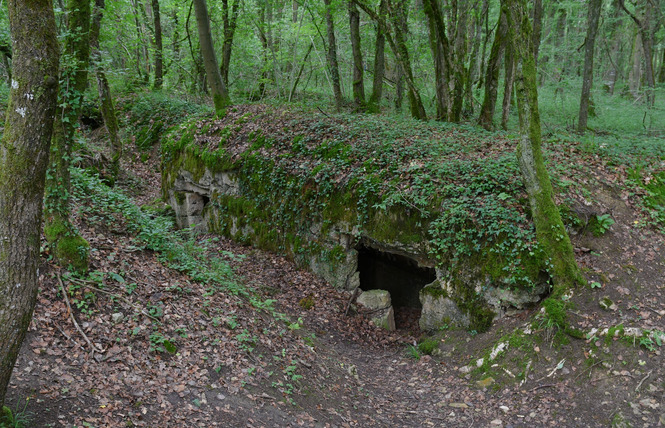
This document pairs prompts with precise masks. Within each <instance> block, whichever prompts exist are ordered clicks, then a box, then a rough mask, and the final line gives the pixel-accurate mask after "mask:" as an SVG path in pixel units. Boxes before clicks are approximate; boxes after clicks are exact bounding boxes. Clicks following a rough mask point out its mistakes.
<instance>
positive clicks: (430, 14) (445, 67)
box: [423, 0, 452, 120]
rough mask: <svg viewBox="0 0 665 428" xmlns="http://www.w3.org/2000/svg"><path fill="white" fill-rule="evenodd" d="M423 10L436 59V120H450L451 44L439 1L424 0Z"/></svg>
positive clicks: (433, 54)
mask: <svg viewBox="0 0 665 428" xmlns="http://www.w3.org/2000/svg"><path fill="white" fill-rule="evenodd" d="M423 9H424V11H425V15H426V16H427V22H428V25H429V42H430V49H431V50H432V56H433V57H434V73H435V76H434V80H435V89H436V91H435V93H436V118H437V120H449V119H450V116H451V110H452V108H451V104H452V102H451V100H450V86H449V85H450V78H451V76H450V74H451V64H450V42H449V41H448V35H447V34H446V27H445V22H444V20H443V16H442V13H441V10H440V7H439V2H438V0H424V1H423Z"/></svg>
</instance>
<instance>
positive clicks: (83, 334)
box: [56, 272, 106, 354]
mask: <svg viewBox="0 0 665 428" xmlns="http://www.w3.org/2000/svg"><path fill="white" fill-rule="evenodd" d="M56 276H57V277H58V282H59V283H60V288H61V289H62V295H63V296H64V298H65V303H66V304H67V310H68V311H69V317H70V318H71V319H72V323H74V327H76V330H78V332H79V333H81V336H83V338H84V339H85V341H86V343H87V344H88V346H90V348H92V353H93V354H94V353H95V351H96V352H99V353H100V354H103V353H104V352H106V349H97V347H96V346H95V345H94V344H93V343H92V342H91V341H90V339H88V336H86V334H85V332H84V331H83V329H82V328H81V326H79V323H78V322H76V318H74V312H72V306H71V305H70V304H69V297H68V296H67V290H66V289H65V284H64V283H63V282H62V277H61V276H60V272H57V273H56Z"/></svg>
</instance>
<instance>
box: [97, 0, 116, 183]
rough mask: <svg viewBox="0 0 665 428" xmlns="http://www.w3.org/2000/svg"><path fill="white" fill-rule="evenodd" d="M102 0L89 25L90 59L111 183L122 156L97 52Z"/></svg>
mask: <svg viewBox="0 0 665 428" xmlns="http://www.w3.org/2000/svg"><path fill="white" fill-rule="evenodd" d="M105 7H106V6H105V1H104V0H95V8H94V10H93V13H92V23H91V25H90V47H91V48H92V52H91V54H90V55H91V57H92V62H93V64H94V67H95V77H96V79H97V92H98V94H99V108H100V110H101V112H102V119H104V126H105V127H106V130H107V131H108V133H109V141H110V142H111V181H115V179H116V178H117V176H118V172H119V171H120V157H121V156H122V141H120V136H119V133H120V130H119V128H118V118H117V116H116V114H115V107H114V106H113V97H112V96H111V87H110V86H109V82H108V79H107V78H106V73H105V72H104V67H103V66H102V62H101V53H100V51H99V31H100V28H101V23H102V18H103V16H104V8H105Z"/></svg>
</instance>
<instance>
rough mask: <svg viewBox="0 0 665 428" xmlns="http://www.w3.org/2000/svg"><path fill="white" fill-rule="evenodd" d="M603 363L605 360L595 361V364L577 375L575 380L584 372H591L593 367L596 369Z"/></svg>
mask: <svg viewBox="0 0 665 428" xmlns="http://www.w3.org/2000/svg"><path fill="white" fill-rule="evenodd" d="M604 362H605V360H600V361H597V362H596V363H594V364H593V365H592V366H591V367H589V368H588V369H586V370H584V371H583V372H582V373H580V374H578V375H577V376H576V377H575V380H577V379H578V378H579V377H580V376H582V375H583V374H585V373H586V372H588V371H591V369H593V368H594V367H596V366H597V365H598V364H602V363H604Z"/></svg>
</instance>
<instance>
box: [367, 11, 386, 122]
mask: <svg viewBox="0 0 665 428" xmlns="http://www.w3.org/2000/svg"><path fill="white" fill-rule="evenodd" d="M387 8H388V3H387V2H386V0H381V1H380V3H379V16H384V17H385V16H386V13H388V12H387V11H388V9H387ZM385 49H386V29H385V26H384V21H383V19H379V21H378V22H377V23H376V43H375V45H374V81H373V84H372V95H371V96H370V97H369V101H368V103H367V110H368V111H369V112H371V113H380V112H381V98H382V96H383V77H384V76H385V72H386V55H385Z"/></svg>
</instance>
